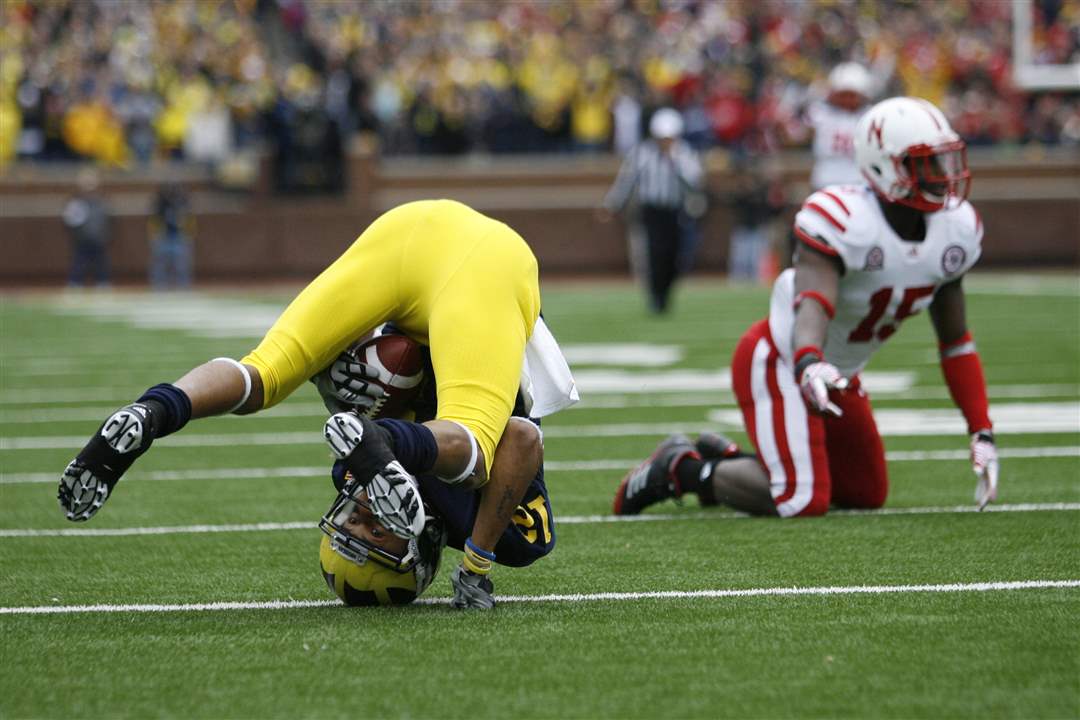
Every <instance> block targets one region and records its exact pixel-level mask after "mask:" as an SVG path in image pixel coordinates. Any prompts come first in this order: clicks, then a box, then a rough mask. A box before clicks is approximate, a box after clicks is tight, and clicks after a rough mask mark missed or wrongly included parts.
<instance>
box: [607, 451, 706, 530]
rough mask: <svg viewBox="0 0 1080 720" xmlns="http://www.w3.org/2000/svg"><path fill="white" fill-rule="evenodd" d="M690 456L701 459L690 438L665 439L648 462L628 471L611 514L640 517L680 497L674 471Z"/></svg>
mask: <svg viewBox="0 0 1080 720" xmlns="http://www.w3.org/2000/svg"><path fill="white" fill-rule="evenodd" d="M688 457H692V458H695V459H698V460H700V459H701V455H700V454H699V453H698V451H697V450H695V449H694V446H693V444H691V442H690V438H688V437H686V436H685V435H672V436H670V437H669V438H667V439H666V440H664V441H663V442H662V443H660V445H659V446H658V447H657V448H656V450H655V451H654V452H653V454H652V455H650V456H649V459H648V460H646V461H645V462H643V463H641V464H640V465H638V466H637V467H636V468H634V469H633V470H631V471H630V472H628V473H627V474H626V476H625V477H624V478H623V479H622V482H621V483H619V489H618V490H616V491H615V504H614V507H613V508H612V511H613V512H614V513H615V514H616V515H637V514H639V513H640V512H641V511H642V510H644V509H645V508H647V507H648V506H650V505H652V504H654V503H658V502H660V501H661V500H666V499H667V498H678V497H681V496H682V488H681V487H680V485H679V478H678V476H677V475H676V474H675V468H676V467H678V465H679V463H680V462H682V461H683V460H684V459H685V458H688Z"/></svg>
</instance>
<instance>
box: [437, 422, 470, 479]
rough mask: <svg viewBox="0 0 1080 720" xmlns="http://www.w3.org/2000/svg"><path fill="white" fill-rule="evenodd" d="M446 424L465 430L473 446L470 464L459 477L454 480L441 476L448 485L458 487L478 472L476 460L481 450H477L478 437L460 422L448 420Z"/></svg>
mask: <svg viewBox="0 0 1080 720" xmlns="http://www.w3.org/2000/svg"><path fill="white" fill-rule="evenodd" d="M446 422H452V423H454V424H455V425H457V426H458V427H459V428H461V429H462V430H464V431H465V434H466V435H468V436H469V444H470V445H472V453H471V454H470V456H469V464H468V465H466V466H465V469H464V470H463V471H462V472H461V474H460V475H458V476H457V477H456V478H453V479H450V478H444V477H442V476H439V479H440V480H442V481H443V482H444V483H446V484H447V485H457V484H458V483H460V482H463V481H464V480H465V479H466V478H468V477H469V476H470V475H472V474H473V471H474V470H476V460H477V457H479V455H480V451H479V449H478V448H477V445H476V437H475V436H474V435H473V434H472V431H471V430H469V428H467V427H465V426H464V425H462V424H461V423H459V422H454V421H453V420H447V421H446Z"/></svg>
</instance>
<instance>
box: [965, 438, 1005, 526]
mask: <svg viewBox="0 0 1080 720" xmlns="http://www.w3.org/2000/svg"><path fill="white" fill-rule="evenodd" d="M971 469H972V470H974V471H975V477H977V478H979V481H978V483H977V484H976V485H975V505H976V506H977V507H978V509H979V510H982V509H983V508H985V507H986V506H987V505H988V504H989V503H992V502H994V501H995V500H997V487H998V456H997V446H996V445H994V434H993V433H992V432H990V431H989V430H980V431H979V432H977V433H975V434H974V435H972V436H971Z"/></svg>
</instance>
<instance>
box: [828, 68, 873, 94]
mask: <svg viewBox="0 0 1080 720" xmlns="http://www.w3.org/2000/svg"><path fill="white" fill-rule="evenodd" d="M873 87H874V79H873V78H872V77H871V76H870V73H869V72H867V70H866V68H864V67H863V66H862V65H860V64H859V63H856V62H845V63H840V64H839V65H837V66H836V67H834V68H833V69H832V72H830V73H829V91H830V92H852V93H857V94H859V95H862V96H863V97H864V98H868V97H870V96H871V95H872V94H873Z"/></svg>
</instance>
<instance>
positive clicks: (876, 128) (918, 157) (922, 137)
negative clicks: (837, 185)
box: [855, 97, 971, 212]
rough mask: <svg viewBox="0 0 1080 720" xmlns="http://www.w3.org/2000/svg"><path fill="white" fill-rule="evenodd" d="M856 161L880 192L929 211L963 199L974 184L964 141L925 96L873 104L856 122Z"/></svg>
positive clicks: (885, 196)
mask: <svg viewBox="0 0 1080 720" xmlns="http://www.w3.org/2000/svg"><path fill="white" fill-rule="evenodd" d="M855 163H856V164H857V165H858V166H859V171H860V172H861V173H862V174H863V176H864V177H865V178H866V180H867V182H869V183H870V186H871V187H872V188H873V189H874V191H875V192H876V193H877V194H878V195H880V196H882V197H884V198H885V199H886V200H888V201H889V202H895V203H901V204H903V205H908V206H909V207H913V208H915V209H917V210H921V211H923V212H934V211H937V210H940V209H942V208H943V207H945V206H946V205H955V204H959V203H960V202H961V201H963V200H965V199H966V198H967V196H968V193H969V192H970V190H971V173H970V172H969V171H968V166H967V149H966V146H965V145H964V141H963V140H961V139H960V136H959V135H957V134H956V133H955V132H954V131H953V129H952V128H951V127H950V126H949V121H948V120H946V119H945V115H943V114H942V112H941V111H940V110H938V109H937V107H935V106H934V104H933V103H930V102H928V101H926V100H923V99H922V98H913V97H894V98H889V99H888V100H883V101H881V102H879V103H878V104H877V105H874V106H873V107H872V108H870V109H869V110H867V111H866V113H865V114H864V115H863V116H862V117H861V118H860V119H859V122H858V124H857V125H856V126H855Z"/></svg>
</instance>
